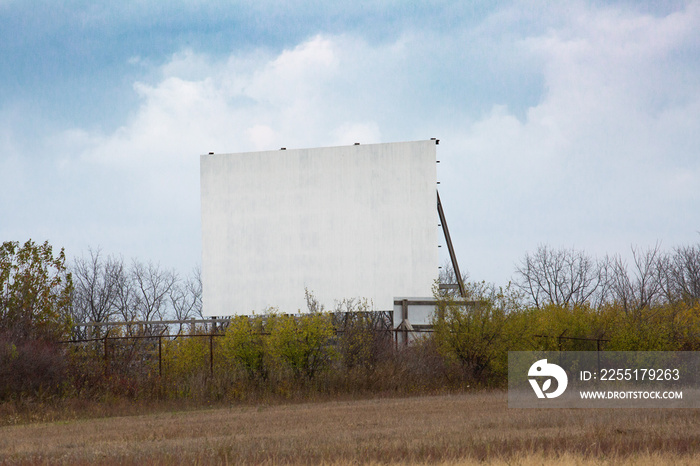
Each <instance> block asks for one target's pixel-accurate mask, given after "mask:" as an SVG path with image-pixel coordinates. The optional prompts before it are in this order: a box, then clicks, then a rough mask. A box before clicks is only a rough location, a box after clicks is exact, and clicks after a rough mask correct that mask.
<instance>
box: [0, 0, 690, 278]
mask: <svg viewBox="0 0 700 466" xmlns="http://www.w3.org/2000/svg"><path fill="white" fill-rule="evenodd" d="M698 5H700V3H698V2H692V3H689V4H688V5H687V6H686V7H685V8H684V9H682V10H679V11H677V12H675V13H673V14H670V15H667V16H650V15H642V14H639V13H635V12H633V11H631V10H626V9H623V8H621V7H619V8H612V7H591V6H588V5H586V4H584V3H575V4H573V6H571V5H569V4H567V6H561V7H557V8H554V10H553V13H551V14H549V15H548V13H547V12H548V11H549V8H550V7H551V5H550V6H548V7H547V9H545V10H541V9H540V7H537V6H533V5H532V4H530V3H528V2H524V3H516V4H515V5H513V6H511V7H509V8H508V9H505V10H499V11H498V12H496V13H495V14H493V15H492V16H490V17H489V18H487V19H486V20H484V21H482V22H481V23H480V24H478V25H477V26H476V27H473V28H467V29H464V28H460V26H455V25H451V26H450V28H446V29H444V30H439V31H438V30H432V31H428V32H415V31H412V32H409V31H406V32H404V33H403V34H400V35H398V36H397V37H395V38H394V39H393V40H387V41H386V42H383V43H370V42H368V41H367V40H366V39H365V38H363V37H359V36H357V35H350V34H339V35H315V36H310V38H309V39H308V40H305V41H303V42H301V43H299V44H295V45H293V46H291V47H288V48H287V49H285V50H282V51H281V52H279V53H273V52H271V51H270V50H269V49H264V48H261V49H259V50H253V51H248V52H245V53H244V52H238V51H235V52H233V53H231V55H230V56H223V57H222V56H216V55H210V54H207V53H204V52H199V51H194V50H191V49H188V50H183V51H181V52H179V53H177V54H175V55H173V56H172V57H170V59H168V60H166V62H165V63H164V64H163V65H162V66H160V67H159V68H158V69H157V70H156V72H155V74H153V73H151V74H150V75H149V76H148V79H147V77H145V76H144V77H143V80H142V82H138V83H135V84H134V92H135V93H137V95H138V97H139V106H138V108H135V109H133V112H132V113H131V115H130V117H129V118H128V120H126V121H124V122H123V124H122V126H121V127H120V128H118V129H117V130H115V131H112V132H108V133H101V132H97V131H93V130H90V129H86V128H74V129H71V130H69V131H61V132H60V133H59V134H58V135H56V134H54V135H53V136H52V137H51V139H50V140H47V141H48V142H46V143H45V144H46V145H47V146H49V147H50V148H51V149H52V150H53V151H54V153H56V154H58V155H59V158H60V160H61V161H62V162H61V164H59V165H56V167H58V168H59V172H60V173H59V174H60V180H59V181H60V183H62V184H60V185H56V184H52V183H54V181H51V182H48V183H47V186H40V184H39V183H37V184H36V188H37V189H36V192H38V193H40V194H42V195H43V196H44V197H46V198H48V197H50V196H51V195H52V194H53V193H54V192H62V191H63V190H67V191H68V192H69V193H71V194H70V197H68V198H67V201H65V202H68V203H71V204H73V205H74V206H75V207H74V208H73V210H72V211H71V212H69V214H68V215H69V216H70V218H71V221H72V222H73V223H72V224H71V226H70V228H68V227H63V226H58V223H56V224H55V225H57V226H56V227H55V229H61V228H62V231H63V232H64V233H63V236H62V241H63V240H65V241H63V244H66V243H68V242H72V243H71V244H73V248H72V249H73V250H74V251H76V254H77V253H79V250H80V249H81V248H82V249H84V248H86V247H87V246H88V245H91V246H93V247H96V246H100V245H101V246H103V247H105V249H106V250H108V252H116V253H120V252H121V253H123V254H125V256H127V257H129V256H132V255H135V256H139V257H143V258H146V259H147V258H151V257H154V258H155V259H156V260H160V261H161V262H163V263H165V264H168V265H169V264H174V263H175V262H177V264H176V265H178V266H180V265H184V266H187V267H189V265H190V264H193V263H195V262H196V261H198V257H199V248H198V245H199V182H198V180H199V167H198V165H199V157H198V156H199V155H200V154H203V153H207V152H209V151H213V152H218V153H221V152H239V151H253V150H267V149H277V148H279V147H289V148H294V147H313V146H323V145H337V144H352V143H354V142H359V143H363V144H366V143H372V142H383V141H386V142H389V141H399V140H415V139H427V138H429V137H433V136H434V137H438V138H440V139H441V140H442V142H441V145H440V146H439V148H438V155H439V157H440V159H441V161H442V163H441V165H440V166H439V168H440V172H439V173H440V179H441V182H442V184H441V186H440V189H441V193H442V200H443V202H444V203H445V206H446V208H447V209H448V212H447V213H448V223H449V225H450V228H451V230H452V235H453V240H454V241H455V243H456V246H457V252H458V254H459V255H460V257H461V258H462V260H463V262H464V264H463V268H465V269H468V270H469V271H470V273H471V276H472V277H473V278H474V279H482V278H483V279H487V280H493V281H497V282H499V283H503V282H504V281H505V280H507V277H509V276H510V273H511V271H512V266H513V263H514V262H515V261H517V260H518V259H519V258H520V257H521V256H522V254H524V253H525V252H526V250H527V249H532V248H534V247H536V245H537V244H538V243H540V242H545V243H549V244H552V245H553V246H558V245H560V244H564V245H567V246H570V245H577V246H581V247H583V248H584V249H591V250H592V252H601V251H602V252H605V251H607V252H618V251H619V250H620V249H621V248H626V247H628V245H629V244H631V243H640V242H647V243H654V242H655V241H656V240H657V239H661V240H664V241H667V242H668V243H670V244H676V243H678V242H684V241H685V242H687V241H690V240H693V238H694V236H692V235H695V231H696V230H698V229H699V228H700V226H698V222H700V218H698V213H697V212H700V205H698V203H699V202H700V199H699V196H700V194H698V193H699V191H698V190H697V186H699V185H700V159H698V157H697V147H700V84H698V80H697V77H698V75H700V69H699V68H700V65H698V64H697V63H699V62H698V60H697V50H698V45H699V44H700V39H699V38H698V32H697V31H699V30H700V28H698V27H697V25H698V24H700V21H699V19H700V7H699V6H698ZM132 61H133V63H134V64H141V63H142V61H141V59H140V58H138V57H135V58H134V60H132ZM152 66H153V65H152V61H149V64H148V67H152ZM525 75H527V79H528V80H531V77H532V76H533V75H537V76H538V77H539V78H540V79H541V81H542V89H540V90H536V91H533V88H532V86H528V87H525V86H524V85H523V87H520V86H521V84H520V78H521V77H523V76H525ZM154 76H155V78H154ZM523 79H524V78H523ZM521 94H522V95H521ZM484 102H487V103H488V105H484ZM479 108H487V111H484V112H482V111H481V110H475V109H479ZM520 109H523V110H522V111H521V110H520ZM105 111H108V109H106V110H105ZM0 144H2V146H3V147H4V148H8V147H13V145H14V146H15V147H16V146H17V144H16V140H15V136H14V135H12V134H11V133H9V132H8V131H7V130H4V132H2V133H0ZM27 163H28V162H27ZM18 166H21V167H20V168H22V169H24V168H27V166H26V165H25V162H24V161H20V162H18V161H17V159H12V158H8V157H5V158H3V159H0V167H2V169H6V167H9V168H7V170H10V171H7V172H5V173H6V174H5V175H4V177H5V178H7V179H9V177H11V175H7V173H10V172H12V173H20V172H21V170H20V168H18ZM50 168H53V166H52V167H50ZM47 171H50V170H47ZM1 176H3V175H0V177H1ZM5 178H3V179H5ZM47 179H48V177H47ZM56 186H60V189H59V188H56ZM66 186H69V187H70V188H65V187H66ZM25 189H26V188H25ZM39 197H41V196H39ZM37 210H38V209H37ZM5 212H6V211H5ZM661 222H665V224H664V226H663V227H662V226H659V224H660V223H661ZM39 223H40V222H39V221H37V222H36V224H39ZM47 228H49V227H47ZM76 230H77V233H76ZM2 231H3V232H5V233H6V232H7V231H8V230H7V229H6V227H2ZM695 239H697V238H695ZM66 245H67V246H69V244H66ZM443 249H444V248H443ZM180 256H182V258H181V259H177V257H180Z"/></svg>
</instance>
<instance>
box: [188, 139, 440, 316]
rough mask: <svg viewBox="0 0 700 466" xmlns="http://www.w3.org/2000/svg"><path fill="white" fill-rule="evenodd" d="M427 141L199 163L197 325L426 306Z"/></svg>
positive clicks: (430, 216)
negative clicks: (311, 299)
mask: <svg viewBox="0 0 700 466" xmlns="http://www.w3.org/2000/svg"><path fill="white" fill-rule="evenodd" d="M435 144H436V142H435V141H433V140H428V141H416V142H401V143H389V144H370V145H354V146H343V147H329V148H315V149H295V150H275V151H266V152H254V153H240V154H215V155H202V156H201V160H200V162H201V163H200V168H201V196H202V198H201V201H202V280H203V299H204V314H205V315H207V316H228V315H234V314H251V313H253V312H258V313H259V312H263V311H265V310H266V309H268V308H270V307H276V308H278V309H279V310H280V312H285V313H296V312H298V311H299V310H302V311H304V310H306V301H305V289H308V290H309V291H310V292H312V293H313V294H314V296H315V297H316V298H317V299H318V301H319V302H320V303H321V304H324V305H325V306H326V308H332V306H333V305H334V302H335V301H336V300H341V299H343V298H366V299H368V300H370V301H371V302H372V304H373V307H374V309H376V310H391V309H393V307H394V297H395V296H431V295H432V286H433V284H434V280H435V279H436V278H437V274H438V253H437V242H438V239H437V233H438V221H437V213H436V168H435V162H436V160H435V157H436V150H435Z"/></svg>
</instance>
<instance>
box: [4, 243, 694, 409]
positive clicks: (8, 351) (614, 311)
mask: <svg viewBox="0 0 700 466" xmlns="http://www.w3.org/2000/svg"><path fill="white" fill-rule="evenodd" d="M631 257H632V259H631V261H629V262H626V261H625V260H624V259H623V258H622V257H621V256H606V257H604V258H602V259H596V258H593V257H591V256H589V255H587V254H585V253H584V252H582V251H577V250H575V249H567V248H559V249H554V248H551V247H549V246H540V247H539V248H538V249H537V250H536V251H535V252H533V253H527V254H526V255H525V256H524V258H523V259H522V260H521V261H520V263H519V264H518V265H517V266H516V270H515V274H514V280H513V282H512V283H509V284H508V285H507V286H505V287H500V286H496V285H495V284H489V283H484V282H469V281H468V280H466V277H465V282H466V283H467V287H466V288H467V296H466V297H465V298H463V297H459V296H457V295H456V291H454V290H450V289H447V290H443V289H440V287H439V286H438V283H436V286H435V288H434V294H435V297H436V298H437V299H438V306H437V309H436V313H435V315H434V318H433V330H434V331H433V333H431V334H426V335H422V336H421V337H420V338H417V339H416V341H415V342H414V343H413V344H411V345H409V346H408V347H407V348H398V347H397V346H396V345H395V343H394V340H393V334H392V333H391V331H387V330H386V328H385V327H383V326H382V322H381V320H380V319H378V318H377V315H378V314H376V313H373V312H370V311H371V309H370V307H369V306H368V304H367V303H366V302H365V301H361V300H344V301H341V302H339V303H337V305H336V307H335V308H334V309H331V310H326V309H324V308H323V306H321V305H320V304H319V303H318V302H317V301H316V300H315V299H314V298H313V295H312V294H311V293H308V292H307V308H308V309H307V310H306V312H305V313H303V314H301V315H296V316H295V315H287V314H285V313H284V311H285V310H274V309H273V310H270V311H268V312H266V313H264V314H263V315H258V316H253V317H245V316H239V317H236V318H234V319H232V320H231V322H230V323H229V324H228V325H227V326H226V327H225V328H224V329H219V338H213V337H211V336H210V335H211V329H206V328H204V327H201V326H200V327H198V328H194V329H192V328H188V329H186V330H185V329H182V328H181V329H180V332H178V335H175V336H174V337H173V338H167V339H163V338H158V337H157V336H155V335H158V334H159V329H156V328H147V327H146V328H140V329H139V330H138V331H140V332H141V333H138V334H136V333H133V332H132V333H131V334H130V335H129V336H130V337H138V338H139V339H136V338H132V339H119V338H114V337H122V336H127V332H128V330H127V329H126V328H125V327H116V328H114V329H112V331H111V333H110V337H112V340H110V341H108V340H104V339H103V340H104V341H102V342H101V341H99V340H98V341H91V342H84V343H80V344H65V343H61V342H62V341H65V340H68V339H71V338H76V337H80V336H81V335H76V333H75V332H76V328H79V327H77V326H76V325H75V324H76V323H79V322H83V323H84V322H107V321H121V322H129V321H137V320H138V321H144V320H148V321H152V320H160V319H177V320H184V319H188V318H191V317H199V316H201V310H202V301H201V299H202V295H201V280H200V278H199V273H198V271H197V270H196V269H195V271H194V272H193V273H192V274H190V275H189V276H187V277H185V278H181V277H179V276H178V275H176V274H175V273H174V272H172V271H169V270H167V269H163V268H161V267H159V266H157V265H154V264H150V263H149V264H144V263H141V262H139V261H136V260H133V261H131V262H130V263H127V262H125V261H124V260H123V259H121V258H117V257H114V256H105V255H103V254H101V252H100V251H99V250H98V251H89V254H88V255H87V256H83V257H80V258H77V259H75V260H74V261H73V262H72V263H67V260H66V256H65V253H64V251H63V250H61V251H59V252H58V253H57V254H54V251H53V249H52V247H51V245H49V244H48V242H46V243H43V244H36V243H34V242H32V241H27V242H26V243H24V244H20V243H18V242H5V243H3V244H2V247H1V248H0V399H7V398H8V397H10V398H12V397H13V396H17V394H27V393H29V394H35V395H36V394H38V393H61V394H63V395H64V396H78V397H82V396H97V397H101V396H104V395H105V394H106V393H111V394H116V395H119V396H122V395H123V396H130V397H144V396H146V397H149V396H152V397H193V396H195V397H202V398H211V397H214V398H221V397H224V398H226V397H233V398H245V397H249V396H264V395H265V396H266V395H272V396H291V395H290V394H291V393H297V394H298V393H306V394H308V393H339V392H344V393H347V392H352V391H363V390H365V391H373V392H374V391H382V392H384V391H393V392H397V391H398V392H403V393H416V392H422V391H431V390H441V389H445V388H450V389H454V388H459V387H466V386H470V387H474V386H503V384H504V383H505V380H506V376H507V353H508V351H517V350H583V351H587V350H595V349H598V348H600V349H603V350H618V351H634V350H663V351H683V350H693V351H697V350H700V244H698V245H694V246H684V247H678V248H675V249H673V250H671V251H668V252H664V251H662V250H661V248H660V247H659V246H658V245H657V246H654V247H653V248H649V249H646V250H642V249H637V248H634V249H633V250H632V256H631ZM450 273H451V271H450V270H448V269H445V272H444V273H443V274H442V276H441V278H440V280H441V281H443V282H447V283H453V282H454V277H451V276H450ZM297 312H299V311H298V310H295V314H296V313H297ZM185 333H188V334H189V333H194V334H199V335H201V337H199V338H196V337H193V338H185V337H184V334H185ZM213 355H214V356H213ZM303 396H307V395H303Z"/></svg>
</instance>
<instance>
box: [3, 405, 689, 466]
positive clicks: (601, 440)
mask: <svg viewBox="0 0 700 466" xmlns="http://www.w3.org/2000/svg"><path fill="white" fill-rule="evenodd" d="M0 461H3V462H8V463H30V464H45V463H51V464H53V463H70V464H88V463H90V464H92V463H95V462H101V463H108V464H143V463H150V464H175V463H199V464H203V463H204V464H209V463H215V464H240V463H257V464H260V463H263V464H277V463H304V464H317V463H331V464H348V463H358V462H359V463H375V464H376V463H382V464H383V463H418V464H421V463H437V464H446V465H452V464H473V463H477V462H484V461H485V462H489V463H494V464H520V465H530V464H543V463H546V464H561V465H564V464H581V465H589V464H659V463H665V464H670V463H673V464H698V463H700V410H688V409H679V410H662V409H639V410H626V409H591V410H581V409H578V410H576V409H551V410H535V409H508V407H507V401H506V395H505V393H503V392H480V393H470V394H459V395H441V396H430V397H427V396H426V397H416V398H394V399H371V400H358V401H334V402H317V403H305V404H283V405H260V406H246V407H243V406H232V407H226V408H217V409H209V410H198V411H185V412H161V413H156V414H148V415H135V416H122V417H111V418H100V419H78V420H68V421H55V422H51V423H31V424H25V425H16V426H5V427H2V428H0Z"/></svg>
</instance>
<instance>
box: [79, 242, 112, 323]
mask: <svg viewBox="0 0 700 466" xmlns="http://www.w3.org/2000/svg"><path fill="white" fill-rule="evenodd" d="M88 252H89V254H90V256H89V257H87V258H86V257H80V258H78V259H76V260H75V262H74V264H73V270H72V275H73V280H74V286H75V289H74V292H73V313H74V318H75V319H76V320H77V321H78V322H107V321H108V320H109V319H110V318H111V317H112V316H113V315H114V314H115V312H116V300H117V299H116V298H117V294H118V289H117V288H118V281H117V273H118V270H119V268H120V264H119V261H118V260H117V259H114V258H112V257H111V256H108V257H107V258H106V259H105V258H103V257H102V255H101V251H100V250H99V249H97V250H96V251H94V250H92V249H89V250H88Z"/></svg>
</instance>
